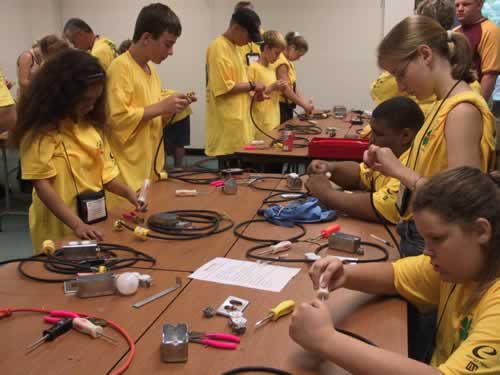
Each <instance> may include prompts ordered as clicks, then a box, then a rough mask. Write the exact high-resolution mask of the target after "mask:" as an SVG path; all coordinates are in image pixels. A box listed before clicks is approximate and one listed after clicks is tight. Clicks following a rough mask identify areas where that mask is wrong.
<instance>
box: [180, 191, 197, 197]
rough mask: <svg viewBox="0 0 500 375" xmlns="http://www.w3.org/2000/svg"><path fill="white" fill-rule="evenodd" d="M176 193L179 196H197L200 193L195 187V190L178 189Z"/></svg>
mask: <svg viewBox="0 0 500 375" xmlns="http://www.w3.org/2000/svg"><path fill="white" fill-rule="evenodd" d="M175 195H176V196H177V197H196V196H197V195H198V190H196V189H193V190H189V189H177V190H176V191H175Z"/></svg>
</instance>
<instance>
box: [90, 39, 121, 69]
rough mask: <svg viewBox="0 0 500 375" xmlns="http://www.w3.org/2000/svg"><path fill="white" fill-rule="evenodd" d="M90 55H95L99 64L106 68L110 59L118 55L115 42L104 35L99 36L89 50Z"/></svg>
mask: <svg viewBox="0 0 500 375" xmlns="http://www.w3.org/2000/svg"><path fill="white" fill-rule="evenodd" d="M90 54H91V55H92V56H95V57H96V58H97V60H99V63H100V64H101V66H102V68H103V69H104V71H106V70H108V68H109V65H110V64H111V61H113V60H114V59H115V57H117V56H118V51H117V49H116V46H115V44H114V43H113V42H112V41H111V40H110V39H108V38H106V37H105V36H99V37H98V38H97V39H96V40H95V42H94V45H93V47H92V50H91V51H90Z"/></svg>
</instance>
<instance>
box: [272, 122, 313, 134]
mask: <svg viewBox="0 0 500 375" xmlns="http://www.w3.org/2000/svg"><path fill="white" fill-rule="evenodd" d="M284 130H291V131H293V132H294V134H305V135H318V134H321V133H323V129H321V128H320V127H319V126H317V125H313V124H311V125H295V124H285V126H284V127H282V128H281V129H280V131H284Z"/></svg>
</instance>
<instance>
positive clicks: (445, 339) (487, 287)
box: [290, 167, 500, 375]
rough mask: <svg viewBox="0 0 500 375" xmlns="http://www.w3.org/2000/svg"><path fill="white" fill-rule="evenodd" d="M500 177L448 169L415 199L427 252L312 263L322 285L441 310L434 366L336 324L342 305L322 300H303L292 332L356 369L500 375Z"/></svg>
mask: <svg viewBox="0 0 500 375" xmlns="http://www.w3.org/2000/svg"><path fill="white" fill-rule="evenodd" d="M494 179H495V181H494ZM499 185H500V179H498V178H495V177H492V176H488V175H486V174H483V173H482V172H481V171H480V170H479V169H476V168H471V167H459V168H455V169H452V170H449V171H446V172H442V173H441V174H438V175H436V176H434V177H432V178H431V179H430V180H429V182H427V184H425V185H424V186H423V187H422V188H421V189H420V190H419V191H418V192H417V194H416V197H415V201H414V202H413V209H414V212H415V220H416V222H417V226H418V229H419V231H420V232H421V233H422V235H423V236H424V239H425V244H426V248H425V252H424V255H420V256H418V257H410V258H404V259H400V260H398V261H396V262H394V263H392V264H391V263H389V262H384V263H372V264H357V265H344V264H342V262H341V261H339V260H338V259H336V258H335V257H332V256H329V257H325V258H323V259H321V260H318V261H316V262H315V263H314V264H313V265H312V267H311V268H310V270H309V274H310V276H311V279H312V282H313V288H314V289H318V287H319V286H320V282H321V287H324V288H328V289H329V290H335V289H338V288H347V289H353V290H358V291H362V292H365V293H374V294H382V295H386V296H393V295H400V296H401V297H403V298H405V299H406V300H407V301H409V302H411V303H413V304H415V305H417V306H419V308H420V309H421V310H423V311H437V315H438V320H437V327H436V334H435V340H434V344H435V349H434V351H432V349H433V347H432V346H431V345H429V346H428V347H427V348H424V349H426V351H427V352H428V356H429V357H430V355H432V360H431V362H430V365H428V364H426V363H422V362H417V361H415V360H413V359H410V358H407V357H405V356H403V355H400V354H396V353H393V352H390V351H388V350H385V349H381V348H379V347H376V346H372V345H368V344H365V343H363V342H361V341H359V340H356V339H353V338H352V337H349V336H346V335H345V334H343V333H340V332H338V331H336V330H335V327H334V324H332V322H333V321H334V319H332V316H331V314H332V313H331V312H334V311H335V304H334V303H332V304H330V303H329V302H327V303H322V302H321V301H319V300H318V299H315V300H313V301H312V302H308V303H302V304H300V305H298V306H296V307H295V311H294V313H293V315H292V321H291V325H290V336H291V337H292V339H293V340H295V341H296V342H297V343H298V344H300V345H302V346H303V347H304V348H305V349H307V350H308V351H311V352H315V353H319V354H321V357H322V358H323V359H326V360H328V361H331V362H334V363H337V364H338V365H340V366H342V367H343V368H344V369H346V370H347V371H348V372H349V373H353V374H367V375H370V374H419V375H426V374H429V375H439V374H441V375H468V374H481V375H496V374H499V373H500V356H499V355H498V353H500V333H499V331H498V327H499V326H500V277H499V275H500V241H499V238H500V219H499V215H498V212H499V207H500V189H499ZM320 278H321V281H320ZM388 318H390V317H388Z"/></svg>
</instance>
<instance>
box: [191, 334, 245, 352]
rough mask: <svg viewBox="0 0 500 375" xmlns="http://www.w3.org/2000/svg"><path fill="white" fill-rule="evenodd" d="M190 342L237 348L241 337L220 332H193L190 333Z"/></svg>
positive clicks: (215, 346) (220, 347) (223, 347)
mask: <svg viewBox="0 0 500 375" xmlns="http://www.w3.org/2000/svg"><path fill="white" fill-rule="evenodd" d="M189 342H194V343H197V344H203V345H206V346H211V347H212V348H218V349H230V350H235V349H236V348H237V344H239V343H240V338H239V337H238V336H234V335H229V334H227V333H220V332H213V333H203V332H191V333H190V334H189Z"/></svg>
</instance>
